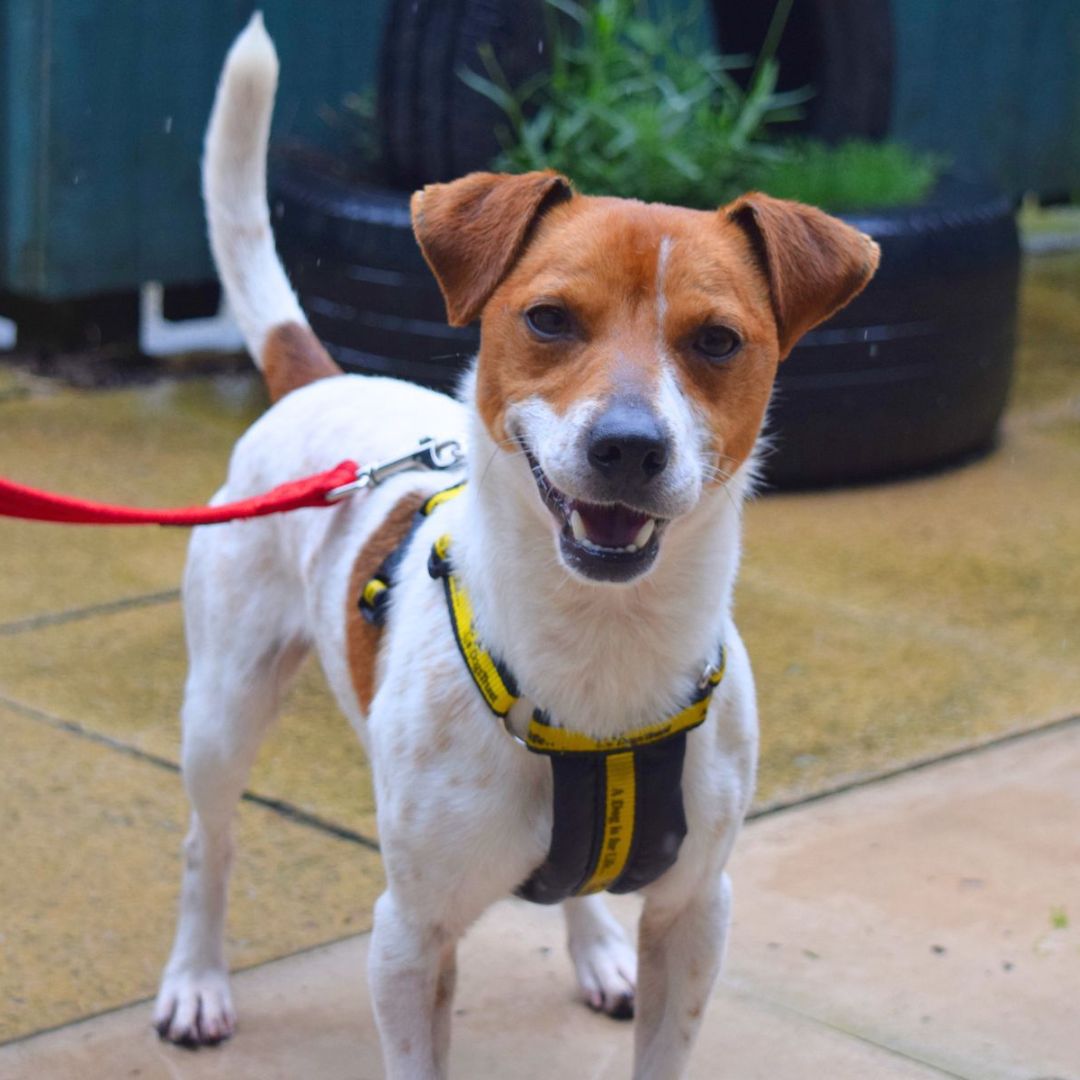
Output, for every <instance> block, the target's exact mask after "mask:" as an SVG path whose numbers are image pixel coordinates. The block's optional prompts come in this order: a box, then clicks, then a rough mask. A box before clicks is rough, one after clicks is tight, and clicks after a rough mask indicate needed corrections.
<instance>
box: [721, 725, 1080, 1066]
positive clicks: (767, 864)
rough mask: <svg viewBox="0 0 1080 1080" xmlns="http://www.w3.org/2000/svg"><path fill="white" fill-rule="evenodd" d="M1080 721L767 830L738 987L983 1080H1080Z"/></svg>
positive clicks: (740, 866) (743, 934) (742, 880)
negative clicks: (1079, 1014) (1079, 995)
mask: <svg viewBox="0 0 1080 1080" xmlns="http://www.w3.org/2000/svg"><path fill="white" fill-rule="evenodd" d="M1078 777H1080V720H1078V721H1075V722H1072V723H1069V724H1065V725H1063V726H1061V727H1059V728H1058V729H1057V730H1054V731H1048V732H1044V733H1040V734H1034V735H1028V736H1024V737H1023V738H1020V739H1017V740H1014V741H1011V742H1009V743H1006V744H1002V745H1000V746H997V747H994V748H991V749H986V750H983V751H979V752H974V753H971V754H967V755H964V756H962V757H960V758H957V759H955V760H953V761H951V762H947V763H943V764H940V765H935V766H932V767H928V768H925V769H922V770H918V771H916V772H912V773H909V774H907V775H904V776H900V777H896V778H893V779H891V780H887V781H882V782H878V783H874V784H871V785H869V786H867V787H865V788H862V789H860V790H857V791H852V792H849V793H847V794H845V795H842V796H837V797H834V798H827V799H823V800H821V801H819V802H816V803H813V804H810V805H807V806H804V807H800V808H798V809H795V810H792V811H788V812H784V813H780V814H776V815H773V816H770V817H767V818H765V819H762V820H760V821H758V822H756V823H755V824H754V826H753V827H752V828H751V830H750V831H749V833H748V835H747V837H746V838H745V840H746V841H747V842H744V843H742V844H741V845H740V846H739V847H738V848H737V849H736V854H735V859H734V866H733V870H732V875H733V878H734V880H735V883H736V925H735V936H734V941H735V947H734V949H733V951H732V955H731V962H730V964H729V966H728V969H727V975H728V978H729V979H730V980H731V981H732V982H733V983H734V984H735V985H736V986H739V987H740V988H743V989H745V990H748V991H750V992H752V993H755V994H759V995H762V996H764V997H767V998H769V999H770V1000H773V1001H775V1002H777V1003H780V1004H783V1005H786V1006H787V1007H789V1008H791V1009H794V1010H795V1011H797V1012H800V1013H802V1014H805V1015H808V1016H812V1017H814V1018H816V1019H818V1020H820V1021H822V1022H823V1023H826V1024H829V1025H830V1026H833V1027H835V1028H837V1029H839V1030H844V1031H850V1032H855V1033H857V1034H859V1035H860V1036H861V1037H863V1038H866V1039H869V1040H871V1041H872V1042H875V1043H878V1044H881V1045H886V1046H890V1047H892V1048H893V1049H895V1050H898V1051H900V1052H901V1053H903V1054H904V1055H906V1056H910V1057H913V1058H916V1059H918V1060H922V1061H926V1062H929V1063H932V1064H934V1065H936V1066H937V1067H939V1068H941V1069H943V1070H945V1071H946V1072H948V1073H949V1074H950V1075H956V1076H963V1077H970V1078H971V1080H1035V1078H1060V1080H1066V1078H1067V1080H1080V1025H1078V1024H1077V1022H1076V1021H1077V1011H1076V1009H1077V989H1078V987H1080V783H1078V781H1077V778H1078Z"/></svg>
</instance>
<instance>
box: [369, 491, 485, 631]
mask: <svg viewBox="0 0 1080 1080" xmlns="http://www.w3.org/2000/svg"><path fill="white" fill-rule="evenodd" d="M464 490H465V481H464V480H462V481H461V482H460V483H458V484H454V485H453V486H452V487H448V488H443V489H442V491H436V492H435V494H434V495H431V496H430V497H429V498H427V499H425V500H424V502H423V503H422V504H421V506H420V508H419V509H418V510H417V511H416V513H415V514H414V515H413V520H412V524H411V525H410V526H409V531H408V532H407V533H406V534H405V536H404V538H403V539H402V541H401V543H400V544H398V545H397V547H395V548H394V550H393V551H391V552H390V554H389V555H387V556H386V558H385V559H383V561H382V562H381V563H380V564H379V568H378V570H376V571H375V573H374V574H373V575H372V577H370V578H369V579H368V580H367V581H366V582H365V584H364V587H363V589H362V590H361V592H360V600H359V608H360V612H361V614H362V615H363V616H364V618H365V619H367V621H368V622H369V623H372V624H373V625H375V626H382V625H383V623H384V622H386V610H387V604H388V603H389V601H390V586H391V585H393V583H394V579H395V578H396V577H397V570H398V567H399V566H400V565H401V560H402V559H403V558H404V557H405V552H406V551H408V549H409V543H410V542H411V541H412V538H413V537H414V536H415V535H416V531H417V529H419V528H420V526H421V525H422V524H423V523H424V520H425V519H426V518H428V517H430V515H431V514H432V513H433V512H434V511H435V510H437V509H438V508H439V507H440V506H442V505H443V504H444V503H447V502H449V501H450V500H451V499H455V498H457V496H458V495H460V494H461V493H462V492H463V491H464Z"/></svg>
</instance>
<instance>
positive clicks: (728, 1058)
mask: <svg viewBox="0 0 1080 1080" xmlns="http://www.w3.org/2000/svg"><path fill="white" fill-rule="evenodd" d="M622 906H623V907H624V908H629V905H622ZM367 945H368V939H367V938H366V937H363V938H353V939H350V940H349V941H347V942H341V943H339V944H336V945H332V946H328V947H325V948H321V949H316V950H313V951H311V952H309V953H306V954H304V955H302V956H296V957H290V958H288V959H286V960H281V961H277V962H276V963H273V964H269V965H266V966H264V967H262V968H259V969H257V970H254V971H248V972H245V973H243V974H241V975H240V976H239V977H238V978H237V979H236V985H235V991H236V1000H237V1007H238V1009H239V1010H240V1011H241V1016H242V1019H241V1022H240V1028H239V1031H238V1033H237V1035H236V1036H235V1038H234V1039H233V1040H232V1042H231V1043H229V1044H227V1045H225V1046H221V1047H217V1048H215V1049H213V1050H200V1051H197V1052H191V1051H186V1050H181V1049H177V1048H175V1047H171V1046H166V1045H164V1044H162V1043H160V1042H159V1041H158V1039H157V1037H156V1036H155V1035H154V1034H153V1033H152V1032H151V1031H150V1030H149V1027H148V1019H149V1004H148V1003H147V1004H143V1005H138V1006H135V1007H133V1008H129V1009H125V1010H123V1011H122V1012H118V1013H113V1014H111V1015H108V1016H103V1017H99V1018H97V1019H94V1020H90V1021H87V1022H85V1023H82V1024H78V1025H75V1026H73V1027H68V1028H65V1029H63V1030H61V1031H58V1032H55V1033H52V1034H48V1035H45V1036H42V1037H38V1038H35V1039H31V1040H28V1041H26V1042H22V1043H17V1044H13V1045H11V1046H8V1047H3V1048H0V1074H2V1075H3V1076H4V1077H6V1078H10V1080H63V1078H67V1077H71V1076H81V1077H87V1078H92V1080H96V1078H98V1077H101V1078H105V1077H122V1076H138V1077H139V1078H140V1080H158V1078H161V1080H177V1078H183V1080H225V1078H229V1080H249V1078H250V1080H256V1078H257V1080H293V1078H295V1077H301V1076H310V1077H318V1078H319V1080H339V1078H340V1080H374V1078H376V1077H380V1076H382V1068H381V1064H380V1059H379V1049H378V1042H377V1038H376V1035H375V1026H374V1020H373V1017H372V1011H371V1002H370V998H369V996H368V993H367V987H366V981H365V978H364V972H365V969H366V963H367ZM632 1039H633V1034H632V1030H631V1027H630V1025H628V1024H625V1023H620V1022H619V1021H613V1020H609V1019H607V1018H605V1017H599V1016H596V1015H594V1014H592V1013H590V1012H589V1011H588V1010H587V1009H586V1008H585V1006H584V1005H583V1004H581V1003H579V1002H578V1001H576V1000H575V998H574V992H573V976H572V974H571V970H570V965H569V961H568V960H567V959H566V957H565V954H564V951H563V945H562V928H561V920H560V918H559V916H558V913H557V912H553V911H551V910H544V909H537V908H527V907H526V906H525V905H523V904H521V903H520V902H515V901H506V902H504V903H503V904H500V905H497V907H496V908H494V909H493V910H492V911H491V912H490V913H488V915H486V916H485V917H484V919H482V920H481V922H480V923H479V924H478V925H477V926H476V927H475V928H474V930H473V932H472V933H471V934H470V935H469V937H468V938H467V939H466V941H465V944H464V945H463V947H462V953H461V974H460V983H459V987H458V993H457V995H456V997H455V1018H454V1038H453V1043H452V1048H451V1069H450V1073H451V1076H455V1077H468V1078H471V1080H484V1078H489V1077H491V1078H493V1077H511V1076H512V1077H513V1078H514V1080H549V1078H550V1077H556V1076H565V1077H573V1078H574V1080H579V1078H580V1080H616V1078H619V1080H621V1078H624V1077H627V1076H629V1075H630V1062H631V1056H632ZM943 1075H944V1074H942V1073H940V1072H938V1071H937V1070H935V1069H933V1068H930V1067H927V1066H925V1065H922V1064H921V1063H919V1062H914V1061H911V1060H908V1059H905V1058H903V1057H902V1056H900V1055H898V1054H895V1053H892V1052H891V1051H889V1050H885V1049H882V1048H880V1047H875V1046H873V1045H871V1044H869V1043H867V1042H865V1041H864V1040H861V1039H858V1038H852V1037H851V1036H848V1035H845V1034H844V1033H842V1032H838V1031H835V1030H833V1029H832V1028H830V1027H828V1026H826V1025H823V1024H820V1023H817V1022H815V1021H812V1020H808V1019H806V1018H805V1017H802V1016H799V1015H798V1014H795V1013H792V1012H790V1011H789V1010H786V1009H783V1008H778V1007H777V1006H775V1005H773V1004H772V1003H771V1002H768V1001H763V1000H761V999H758V998H756V997H755V996H754V995H753V994H748V993H745V992H742V991H738V990H732V989H730V988H727V987H722V988H721V989H720V990H719V992H718V993H717V995H716V999H715V1000H714V1001H713V1003H712V1005H711V1011H710V1020H709V1022H708V1023H707V1027H706V1030H705V1031H704V1033H703V1035H702V1038H701V1040H700V1042H699V1044H698V1047H697V1053H696V1054H695V1058H694V1062H693V1065H692V1068H691V1070H690V1073H689V1077H690V1080H717V1078H718V1077H723V1078H726V1080H805V1078H806V1077H808V1076H814V1077H822V1078H824V1077H828V1078H829V1080H867V1078H869V1077H874V1078H881V1080H933V1078H939V1077H941V1076H943Z"/></svg>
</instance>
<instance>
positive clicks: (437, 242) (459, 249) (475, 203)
mask: <svg viewBox="0 0 1080 1080" xmlns="http://www.w3.org/2000/svg"><path fill="white" fill-rule="evenodd" d="M572 194H573V191H572V189H571V187H570V181H569V180H567V179H566V177H564V176H560V175H559V174H558V173H555V172H550V171H548V172H530V173H522V174H520V175H517V176H513V175H510V174H507V173H470V174H469V175H468V176H463V177H462V178H461V179H460V180H454V181H453V182H452V183H449V184H428V186H427V187H425V188H424V189H423V190H422V191H418V192H416V194H415V195H413V197H412V203H411V207H412V222H413V232H414V233H416V239H417V241H418V242H419V244H420V250H421V251H422V252H423V253H424V258H425V259H427V262H428V266H430V267H431V270H432V272H433V273H434V274H435V279H436V280H437V281H438V283H439V288H440V289H442V294H443V299H444V300H445V301H446V319H447V322H449V323H450V325H451V326H464V325H465V324H466V323H469V322H472V320H473V319H475V318H476V317H477V316H478V315H479V314H480V312H481V310H483V307H484V305H485V304H486V303H487V301H488V298H489V297H490V296H491V294H492V293H493V292H494V291H495V289H496V287H497V286H498V284H499V282H500V281H502V279H503V278H504V277H506V275H507V273H508V272H509V270H510V267H511V266H513V264H514V260H515V259H517V257H518V256H519V255H520V254H521V252H522V250H523V248H524V247H525V242H526V240H527V238H528V235H529V228H530V226H531V225H532V224H533V222H534V221H535V220H536V219H537V217H538V216H539V215H540V214H541V212H542V211H543V210H545V209H546V208H547V207H548V206H550V205H552V203H556V202H562V201H563V200H565V199H569V198H570V197H571V195H572Z"/></svg>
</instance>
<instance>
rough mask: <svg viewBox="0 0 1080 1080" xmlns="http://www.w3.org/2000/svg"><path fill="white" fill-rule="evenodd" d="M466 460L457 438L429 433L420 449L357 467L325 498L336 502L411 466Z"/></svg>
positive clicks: (436, 467) (449, 465) (433, 467)
mask: <svg viewBox="0 0 1080 1080" xmlns="http://www.w3.org/2000/svg"><path fill="white" fill-rule="evenodd" d="M464 460H465V452H464V451H463V450H462V449H461V443H459V442H458V441H457V439H443V440H441V441H436V440H435V439H433V438H432V437H431V436H430V435H426V436H424V438H422V439H421V440H420V445H419V447H417V449H415V450H410V451H409V453H407V454H402V455H401V456H400V457H396V458H390V459H389V460H387V461H380V462H379V463H378V464H377V465H368V466H366V467H365V468H363V469H360V470H358V471H357V474H356V479H355V480H352V481H350V482H349V483H347V484H342V485H341V487H336V488H334V489H333V490H331V491H329V492H327V495H326V501H327V502H337V501H338V500H339V499H344V498H345V497H346V496H348V495H352V494H353V493H354V492H357V491H360V490H361V489H362V488H368V487H377V486H378V485H379V484H381V483H382V482H383V481H384V480H388V479H389V478H390V477H391V476H396V475H397V474H398V473H402V472H410V471H411V470H412V469H423V470H426V471H428V472H435V471H441V470H444V469H453V468H454V467H455V466H457V465H460V464H461V463H462V462H463V461H464Z"/></svg>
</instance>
